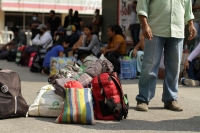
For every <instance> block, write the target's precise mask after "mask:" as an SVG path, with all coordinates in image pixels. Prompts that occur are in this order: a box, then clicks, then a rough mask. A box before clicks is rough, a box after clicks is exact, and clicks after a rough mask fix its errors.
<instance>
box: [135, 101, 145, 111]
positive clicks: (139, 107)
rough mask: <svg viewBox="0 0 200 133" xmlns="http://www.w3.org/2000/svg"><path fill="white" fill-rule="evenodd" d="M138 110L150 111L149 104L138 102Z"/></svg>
mask: <svg viewBox="0 0 200 133" xmlns="http://www.w3.org/2000/svg"><path fill="white" fill-rule="evenodd" d="M136 110H137V111H148V105H147V103H144V102H138V103H137V106H136Z"/></svg>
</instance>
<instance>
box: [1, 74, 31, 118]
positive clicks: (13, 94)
mask: <svg viewBox="0 0 200 133" xmlns="http://www.w3.org/2000/svg"><path fill="white" fill-rule="evenodd" d="M27 111H28V105H27V103H26V101H25V100H24V98H23V97H22V94H21V81H20V77H19V75H18V74H17V73H16V72H14V71H12V70H0V119H4V118H10V117H25V116H26V114H27Z"/></svg>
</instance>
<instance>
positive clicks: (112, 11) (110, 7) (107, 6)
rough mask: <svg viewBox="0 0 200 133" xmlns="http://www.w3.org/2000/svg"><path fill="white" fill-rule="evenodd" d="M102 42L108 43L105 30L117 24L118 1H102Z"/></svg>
mask: <svg viewBox="0 0 200 133" xmlns="http://www.w3.org/2000/svg"><path fill="white" fill-rule="evenodd" d="M102 14H103V17H102V19H103V21H102V22H103V23H102V38H101V40H102V42H107V41H108V36H107V28H108V26H109V25H112V24H117V23H118V0H102Z"/></svg>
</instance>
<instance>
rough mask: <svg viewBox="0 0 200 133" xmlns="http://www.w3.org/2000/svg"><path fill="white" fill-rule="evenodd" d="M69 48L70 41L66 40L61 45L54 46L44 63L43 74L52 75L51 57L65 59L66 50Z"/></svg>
mask: <svg viewBox="0 0 200 133" xmlns="http://www.w3.org/2000/svg"><path fill="white" fill-rule="evenodd" d="M68 46H69V39H68V38H65V39H64V40H63V41H62V42H61V43H60V44H57V45H54V46H53V47H52V48H50V49H49V51H48V52H47V53H46V56H45V58H44V61H43V65H42V66H43V69H42V73H43V74H50V61H51V57H63V55H64V48H67V47H68Z"/></svg>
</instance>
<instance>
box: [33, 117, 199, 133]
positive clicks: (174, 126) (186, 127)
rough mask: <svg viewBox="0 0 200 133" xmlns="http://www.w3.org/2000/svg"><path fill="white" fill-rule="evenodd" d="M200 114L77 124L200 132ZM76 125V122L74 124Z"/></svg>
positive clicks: (96, 128) (104, 127)
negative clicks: (165, 118)
mask: <svg viewBox="0 0 200 133" xmlns="http://www.w3.org/2000/svg"><path fill="white" fill-rule="evenodd" d="M35 119H36V120H40V121H45V122H51V123H55V120H56V118H55V119H54V118H39V117H36V118H35ZM197 123H200V116H195V117H192V118H189V119H174V120H164V121H158V122H153V121H144V120H132V119H126V120H122V121H120V122H116V121H114V122H112V121H109V122H105V121H97V122H96V125H94V126H90V125H76V126H81V127H83V128H87V129H94V130H112V131H115V130H116V131H120V130H121V131H122V130H123V131H124V130H138V131H142V130H153V131H189V132H200V128H199V124H197ZM73 126H74V124H73Z"/></svg>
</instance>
